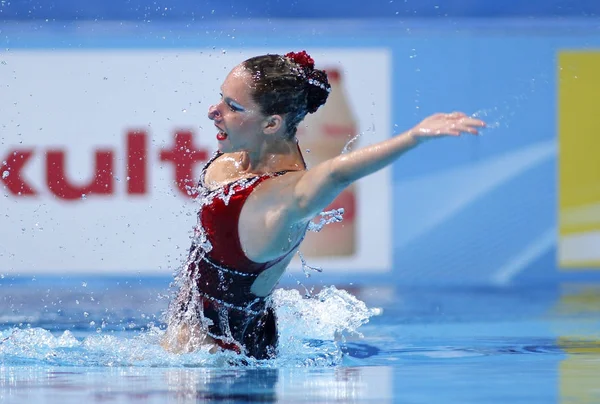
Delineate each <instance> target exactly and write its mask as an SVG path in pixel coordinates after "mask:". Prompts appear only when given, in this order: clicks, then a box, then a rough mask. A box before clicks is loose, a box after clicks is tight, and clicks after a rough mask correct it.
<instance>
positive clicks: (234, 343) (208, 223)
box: [180, 152, 295, 359]
mask: <svg viewBox="0 0 600 404" xmlns="http://www.w3.org/2000/svg"><path fill="white" fill-rule="evenodd" d="M221 154H222V153H220V152H217V153H216V154H215V155H214V156H213V158H212V159H211V160H210V161H209V162H208V163H207V164H206V165H205V167H204V169H203V170H202V175H201V179H200V183H199V186H198V192H199V199H200V203H201V206H200V211H199V212H198V226H197V227H196V233H195V238H194V242H193V243H192V247H191V250H190V258H189V260H188V264H187V273H186V274H187V279H184V282H185V281H187V282H191V283H192V284H193V285H195V286H196V288H197V290H195V292H196V294H197V296H196V297H195V298H196V299H201V302H199V303H201V304H197V305H195V306H196V307H197V308H198V309H197V310H198V311H200V310H202V313H197V315H198V316H200V317H202V319H203V323H204V325H205V326H206V328H207V331H208V334H209V335H210V336H211V337H212V338H214V339H215V340H216V341H217V344H219V346H221V347H222V348H225V349H230V350H234V351H236V352H238V353H240V352H242V351H243V352H244V353H245V354H246V355H248V356H252V357H255V358H257V359H266V358H269V357H272V356H273V355H274V354H275V350H276V347H277V340H278V336H277V325H276V318H275V312H274V310H273V308H272V307H271V305H270V304H269V298H268V297H259V296H256V295H255V294H254V293H252V291H251V287H252V284H253V283H254V281H255V280H256V278H257V277H258V275H260V274H261V273H262V272H264V271H265V270H267V269H269V268H271V267H272V266H274V265H276V264H277V263H279V262H281V261H282V260H284V259H285V258H287V257H288V256H289V254H291V252H290V253H288V254H286V255H283V256H281V257H279V258H277V259H275V260H272V261H269V262H264V263H258V262H254V261H251V260H250V259H248V257H246V255H245V254H244V252H243V250H242V246H241V243H240V237H239V233H238V223H239V218H240V213H241V211H242V208H243V206H244V203H245V202H246V199H247V198H248V196H249V195H250V194H251V193H252V191H254V189H255V188H256V187H257V186H258V185H259V184H261V183H262V182H263V181H266V180H267V179H269V178H273V177H275V176H279V175H282V174H285V173H286V171H281V172H277V173H274V174H266V175H262V176H256V177H251V178H244V179H242V180H238V181H235V182H232V183H229V184H226V185H225V186H223V187H221V188H218V189H216V190H210V189H208V188H207V187H206V184H205V182H204V176H205V173H206V169H207V168H208V166H209V165H210V164H211V163H212V162H213V161H214V160H215V159H216V158H218V157H219V156H221ZM294 250H295V248H294V249H293V250H292V251H294ZM184 276H185V275H184ZM187 299H188V302H186V301H180V303H181V304H182V305H184V306H185V307H181V309H182V310H186V309H187V308H188V306H189V303H190V302H189V300H190V299H194V293H192V294H190V295H189V297H188V298H187ZM200 308H201V309H200ZM206 319H208V320H209V321H206Z"/></svg>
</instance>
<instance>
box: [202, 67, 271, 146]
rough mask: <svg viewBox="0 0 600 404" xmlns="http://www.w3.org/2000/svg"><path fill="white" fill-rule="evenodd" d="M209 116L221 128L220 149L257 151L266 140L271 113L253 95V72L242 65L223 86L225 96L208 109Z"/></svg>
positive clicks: (218, 138)
mask: <svg viewBox="0 0 600 404" xmlns="http://www.w3.org/2000/svg"><path fill="white" fill-rule="evenodd" d="M208 118H209V119H210V120H212V121H213V122H214V124H215V126H216V127H217V128H218V130H219V132H218V133H217V140H218V141H219V145H218V147H219V151H221V152H223V153H231V152H236V151H242V150H244V151H250V152H251V151H254V150H257V149H258V148H260V146H261V144H262V142H263V140H264V136H265V135H264V132H263V131H264V129H265V127H266V124H267V117H266V116H265V115H264V114H263V113H262V112H261V110H260V107H259V106H258V104H256V103H255V102H254V100H253V99H252V76H251V75H250V73H249V72H248V71H247V70H246V69H245V68H244V67H243V66H241V65H238V66H237V67H235V68H234V69H233V70H232V71H231V72H230V73H229V75H227V77H226V78H225V81H224V82H223V84H222V86H221V100H220V101H219V103H217V104H215V105H211V107H210V108H209V109H208Z"/></svg>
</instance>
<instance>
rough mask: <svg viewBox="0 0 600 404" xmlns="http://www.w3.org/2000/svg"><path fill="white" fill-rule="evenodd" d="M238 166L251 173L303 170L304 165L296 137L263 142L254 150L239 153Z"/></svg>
mask: <svg viewBox="0 0 600 404" xmlns="http://www.w3.org/2000/svg"><path fill="white" fill-rule="evenodd" d="M240 168H241V170H242V171H244V172H247V173H253V174H265V173H270V172H276V171H284V170H304V169H305V168H306V165H305V163H304V158H303V157H302V153H301V152H300V148H299V147H298V143H297V142H296V139H295V138H294V139H291V140H279V141H275V142H265V143H264V144H263V145H262V147H261V148H260V149H259V150H257V151H256V152H254V153H252V152H248V151H242V152H241V153H240Z"/></svg>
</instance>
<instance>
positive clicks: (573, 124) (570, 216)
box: [558, 51, 600, 267]
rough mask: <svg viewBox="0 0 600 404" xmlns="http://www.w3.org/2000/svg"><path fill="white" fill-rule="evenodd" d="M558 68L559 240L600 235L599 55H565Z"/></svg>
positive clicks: (570, 264) (565, 263)
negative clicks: (584, 234)
mask: <svg viewBox="0 0 600 404" xmlns="http://www.w3.org/2000/svg"><path fill="white" fill-rule="evenodd" d="M558 63H559V70H558V78H559V85H558V138H559V234H560V235H561V236H566V235H573V234H578V233H582V232H589V231H600V215H598V214H597V211H598V207H600V125H599V124H598V122H599V120H600V52H598V51H586V52H580V51H563V52H560V54H559V57H558ZM598 248H600V246H598ZM560 265H561V266H564V267H573V266H585V265H590V266H595V267H600V262H586V263H584V262H561V263H560Z"/></svg>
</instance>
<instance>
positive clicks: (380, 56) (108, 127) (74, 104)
mask: <svg viewBox="0 0 600 404" xmlns="http://www.w3.org/2000/svg"><path fill="white" fill-rule="evenodd" d="M267 52H277V50H273V49H269V50H266V49H245V50H244V51H229V52H227V53H224V52H217V51H214V50H204V49H195V50H185V51H183V50H181V51H179V50H177V51H175V50H167V51H165V50H112V49H111V50H84V51H83V50H79V51H51V50H47V51H37V50H32V51H11V52H9V53H5V54H4V55H3V56H2V61H3V62H2V65H0V87H1V89H2V90H1V93H0V94H1V95H0V117H1V118H0V140H1V144H0V154H1V155H0V190H1V192H2V198H1V199H0V208H1V216H0V228H1V229H2V232H1V234H0V273H4V274H7V273H14V274H23V273H66V272H70V273H78V272H81V273H92V272H93V273H132V272H133V273H135V272H141V273H164V274H170V273H172V272H173V271H174V270H175V269H176V268H177V267H178V266H179V265H181V263H182V261H183V260H184V258H185V252H186V250H187V248H188V247H189V244H190V239H189V237H190V236H191V233H192V228H193V226H194V225H195V220H196V216H195V215H196V208H197V206H196V205H195V203H194V202H193V200H192V199H191V198H190V197H189V196H188V195H186V194H185V193H184V191H185V185H186V184H184V183H183V180H184V179H185V178H192V179H193V181H194V182H195V181H197V178H198V174H199V172H200V170H201V168H202V165H203V164H204V162H205V161H206V160H207V158H208V157H209V156H210V155H211V154H212V153H213V151H214V150H215V147H216V139H215V135H216V133H215V129H214V127H213V125H212V123H211V122H210V121H209V120H208V118H207V110H208V107H209V105H211V103H216V102H218V100H219V87H220V85H221V83H222V81H223V79H224V78H225V76H226V74H227V73H228V72H229V70H230V69H231V68H233V67H234V66H235V65H236V64H238V63H240V62H241V61H242V60H244V59H246V58H248V57H251V56H254V55H258V54H264V53H267ZM279 52H286V51H284V50H279ZM309 53H311V54H312V56H313V57H314V58H315V60H316V62H317V65H318V67H323V68H331V69H339V71H340V72H341V73H342V76H341V78H342V79H341V81H340V88H343V93H340V94H339V95H340V96H341V97H342V98H343V100H342V101H339V97H337V101H336V100H334V99H333V97H332V100H331V101H332V103H329V102H328V104H327V105H329V106H328V108H329V110H328V111H329V112H327V114H329V115H328V116H334V118H333V119H334V120H335V119H336V118H335V116H337V117H338V118H339V116H342V115H343V116H346V115H344V114H342V113H336V110H337V111H341V110H344V111H346V112H348V111H350V112H351V114H353V116H352V118H348V119H354V120H355V124H356V130H357V131H358V132H359V133H360V134H361V136H360V137H359V138H358V145H359V146H362V145H365V144H370V143H374V142H378V141H380V140H383V139H385V138H387V137H389V135H390V134H391V128H390V126H391V125H390V115H389V114H390V113H389V110H390V102H391V100H390V84H391V83H390V77H391V72H390V56H389V54H388V52H387V51H385V50H378V49H318V50H309ZM340 102H345V103H346V104H345V105H344V106H342V107H340V106H339V105H341V104H339V103H340ZM340 108H341V109H340ZM324 113H325V112H324ZM321 123H322V122H321ZM334 123H335V122H334ZM316 124H318V123H315V125H316ZM327 125H328V124H327V123H326V124H325V126H324V127H326V130H328V129H327V128H330V127H329V126H327ZM308 126H309V128H308V129H307V131H308V132H307V133H309V132H310V125H308ZM334 126H335V125H334ZM334 129H335V128H334ZM334 129H333V130H332V131H333V132H334V131H335V130H334ZM307 139H308V138H307ZM313 140H314V139H313ZM307 143H309V141H308V140H307ZM301 146H302V147H303V148H304V147H305V145H304V144H303V143H302V138H301ZM310 153H313V154H314V153H315V151H314V150H311V152H310ZM310 153H307V156H309V155H310ZM390 188H391V177H390V170H389V169H386V170H382V171H380V172H378V173H376V174H374V175H372V176H370V177H368V178H366V179H363V180H361V181H360V182H359V183H358V184H357V186H356V189H354V190H353V191H352V192H354V198H355V201H354V202H352V206H353V210H355V212H351V216H354V219H352V218H350V219H349V221H348V222H347V223H350V221H352V220H353V221H354V225H353V229H352V232H353V233H352V234H353V235H354V236H353V237H355V238H354V239H353V240H352V241H348V243H350V244H348V245H350V247H349V248H340V249H336V248H335V246H334V245H333V244H335V243H336V240H342V239H344V240H345V238H344V237H346V236H345V235H347V234H348V232H347V231H344V230H345V227H344V226H343V224H344V222H342V224H341V225H340V224H337V225H332V226H342V227H340V229H341V230H340V231H338V232H337V233H335V232H334V233H332V234H329V235H328V236H327V237H330V241H331V242H332V249H331V252H329V253H328V252H327V250H325V253H323V252H320V253H317V252H315V253H312V252H311V251H313V252H314V251H316V250H314V249H313V250H311V248H308V249H306V248H305V246H303V247H302V248H301V251H303V250H307V251H305V258H306V260H307V261H308V264H309V265H311V266H321V267H323V268H324V270H326V271H329V270H332V271H336V270H338V271H344V272H347V271H361V270H365V271H368V272H374V271H378V272H381V271H388V270H390V268H391V253H392V252H391V219H390V218H391V207H390V203H391V195H390V191H391V190H390ZM347 226H349V225H347ZM314 234H318V233H314ZM311 236H312V235H309V239H310V237H311ZM309 239H307V243H310V241H309ZM341 243H342V244H343V243H346V241H343V242H341ZM313 244H314V243H313ZM317 244H322V243H317ZM325 247H327V246H325ZM342 247H343V246H342ZM299 268H300V262H299V260H295V261H294V263H293V269H295V270H298V269H299Z"/></svg>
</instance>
